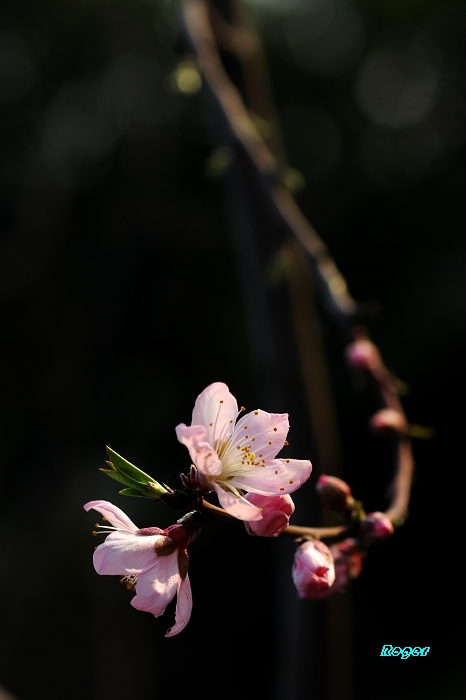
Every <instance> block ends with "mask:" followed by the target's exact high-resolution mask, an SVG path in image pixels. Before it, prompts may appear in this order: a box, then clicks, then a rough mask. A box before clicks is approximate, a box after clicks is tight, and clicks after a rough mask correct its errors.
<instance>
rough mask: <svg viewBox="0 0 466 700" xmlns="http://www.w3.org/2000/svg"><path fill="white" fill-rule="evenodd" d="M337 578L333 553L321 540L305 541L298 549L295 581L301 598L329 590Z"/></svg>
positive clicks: (294, 573)
mask: <svg viewBox="0 0 466 700" xmlns="http://www.w3.org/2000/svg"><path fill="white" fill-rule="evenodd" d="M334 580H335V568H334V563H333V555H332V552H331V551H330V549H329V548H328V547H327V545H326V544H324V543H323V542H321V541H320V540H311V541H309V542H304V543H303V544H302V545H300V546H299V547H298V549H297V551H296V554H295V559H294V564H293V581H294V583H295V586H296V588H297V589H298V596H299V597H300V598H314V597H316V594H319V593H321V592H327V590H328V589H329V588H330V586H332V585H333V582H334Z"/></svg>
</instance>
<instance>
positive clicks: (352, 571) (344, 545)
mask: <svg viewBox="0 0 466 700" xmlns="http://www.w3.org/2000/svg"><path fill="white" fill-rule="evenodd" d="M330 551H331V553H332V556H333V561H334V566H335V581H334V583H333V585H332V586H331V587H330V588H327V589H322V590H320V591H315V592H313V593H312V595H310V596H308V597H309V598H312V600H322V599H325V598H329V597H330V596H332V595H334V594H335V593H338V592H343V590H344V588H345V587H346V586H347V585H348V583H349V582H350V581H351V579H354V578H357V577H358V576H359V574H360V573H361V570H362V557H361V552H360V550H359V548H358V546H357V544H356V540H354V539H352V538H348V539H346V540H343V541H342V542H338V543H337V544H334V545H332V546H331V547H330Z"/></svg>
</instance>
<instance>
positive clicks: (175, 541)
mask: <svg viewBox="0 0 466 700" xmlns="http://www.w3.org/2000/svg"><path fill="white" fill-rule="evenodd" d="M91 508H93V509H94V510H96V511H98V512H99V513H101V515H103V516H104V518H105V519H106V520H108V521H109V522H110V523H111V524H112V526H113V527H108V528H107V529H108V530H109V531H110V532H111V534H109V535H108V537H107V538H106V540H105V542H103V543H102V544H101V545H100V546H99V547H97V549H96V550H95V552H94V568H95V570H96V571H97V573H98V574H108V575H110V576H123V579H122V580H123V581H124V582H125V583H126V585H127V587H128V588H129V589H131V590H133V591H135V592H136V595H135V596H134V598H133V599H132V600H131V605H132V606H133V607H134V608H136V610H143V611H145V612H150V613H152V614H153V615H155V617H159V616H160V615H162V614H163V613H164V611H165V608H166V607H167V605H168V603H169V602H170V601H171V600H172V599H173V598H174V597H175V595H176V594H177V601H176V612H175V624H174V626H173V627H172V628H171V629H169V630H168V632H167V634H166V636H167V637H173V636H175V634H178V632H181V630H183V629H184V628H185V627H186V625H187V624H188V622H189V618H190V616H191V610H192V606H193V603H192V595H191V586H190V583H189V578H188V554H187V551H186V550H187V547H188V544H189V531H188V530H187V528H185V527H184V526H183V525H171V526H170V527H168V528H167V529H166V530H161V529H160V528H158V527H147V528H143V529H142V530H140V529H139V528H138V527H137V526H136V525H135V524H134V523H133V522H132V521H131V520H130V519H129V518H128V516H127V515H125V513H123V511H122V510H120V508H118V507H117V506H114V505H113V504H112V503H109V502H108V501H90V502H89V503H86V505H85V506H84V510H86V511H88V510H90V509H91ZM100 527H104V528H105V527H106V526H99V529H100Z"/></svg>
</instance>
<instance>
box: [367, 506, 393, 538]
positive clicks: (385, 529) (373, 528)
mask: <svg viewBox="0 0 466 700" xmlns="http://www.w3.org/2000/svg"><path fill="white" fill-rule="evenodd" d="M360 532H361V539H362V541H363V542H364V544H365V545H368V546H369V545H371V544H377V543H378V542H382V540H384V539H386V538H387V537H389V536H390V535H391V534H392V533H393V525H392V523H391V522H390V520H389V519H388V518H387V516H386V515H385V513H379V512H375V513H369V514H368V515H367V516H366V518H365V519H364V520H363V521H362V523H361V530H360Z"/></svg>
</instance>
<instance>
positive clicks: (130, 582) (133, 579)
mask: <svg viewBox="0 0 466 700" xmlns="http://www.w3.org/2000/svg"><path fill="white" fill-rule="evenodd" d="M137 582H138V577H137V574H131V575H130V576H123V578H121V579H120V583H124V584H125V586H126V588H127V589H128V591H132V592H133V593H135V592H136V584H137Z"/></svg>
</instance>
